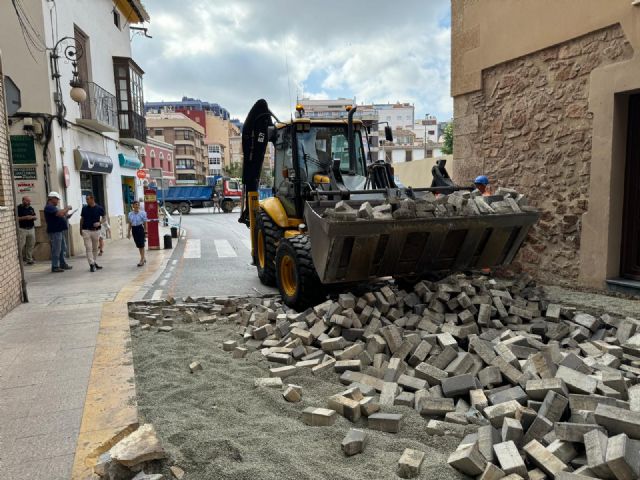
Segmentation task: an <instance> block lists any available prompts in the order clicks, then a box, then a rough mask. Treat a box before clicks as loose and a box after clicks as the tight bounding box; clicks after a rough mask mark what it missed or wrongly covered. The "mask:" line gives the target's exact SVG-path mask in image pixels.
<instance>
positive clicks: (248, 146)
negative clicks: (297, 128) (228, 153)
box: [238, 99, 275, 228]
mask: <svg viewBox="0 0 640 480" xmlns="http://www.w3.org/2000/svg"><path fill="white" fill-rule="evenodd" d="M272 117H274V118H275V116H274V115H273V114H272V113H271V111H270V110H269V106H268V105H267V102H266V100H264V99H260V100H258V101H257V102H256V103H255V104H254V105H253V107H252V108H251V110H250V111H249V114H248V115H247V119H246V121H245V123H244V127H243V128H242V150H243V161H242V184H243V190H244V191H243V195H242V211H241V213H240V218H239V219H238V222H240V223H244V224H245V225H247V226H248V227H249V228H252V226H253V221H254V218H253V217H254V215H255V211H256V208H257V205H258V186H259V182H260V171H261V170H262V163H263V162H264V155H265V152H266V149H267V142H268V141H269V138H268V135H269V127H270V126H272V125H273V122H272V120H271V118H272Z"/></svg>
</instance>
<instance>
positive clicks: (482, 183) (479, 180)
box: [473, 175, 491, 197]
mask: <svg viewBox="0 0 640 480" xmlns="http://www.w3.org/2000/svg"><path fill="white" fill-rule="evenodd" d="M473 185H474V186H475V187H476V190H477V191H479V192H480V193H481V194H482V196H483V197H488V196H490V195H491V191H490V189H489V177H487V176H486V175H479V176H477V177H476V179H475V180H474V181H473Z"/></svg>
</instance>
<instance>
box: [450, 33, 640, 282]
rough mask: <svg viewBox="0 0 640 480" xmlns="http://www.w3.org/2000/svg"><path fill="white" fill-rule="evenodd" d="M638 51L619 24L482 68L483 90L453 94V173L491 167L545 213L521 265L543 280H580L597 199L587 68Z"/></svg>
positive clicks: (464, 178) (496, 177)
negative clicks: (586, 225) (589, 216)
mask: <svg viewBox="0 0 640 480" xmlns="http://www.w3.org/2000/svg"><path fill="white" fill-rule="evenodd" d="M632 55H633V51H632V48H631V46H630V44H629V42H628V41H627V40H626V38H625V35H624V33H623V31H622V29H621V28H620V26H619V25H616V26H612V27H609V28H606V29H603V30H599V31H596V32H593V33H590V34H588V35H585V36H582V37H579V38H576V39H573V40H571V41H569V42H566V43H563V44H560V45H556V46H553V47H550V48H547V49H545V50H541V51H538V52H535V53H532V54H530V55H527V56H525V57H522V58H518V59H515V60H511V61H509V62H505V63H503V64H500V65H497V66H495V67H492V68H490V69H487V70H484V71H483V73H482V89H481V90H479V91H476V92H471V93H468V94H464V95H459V96H457V97H455V99H454V122H455V123H454V160H455V161H454V162H453V164H454V168H453V177H454V179H455V181H456V182H458V183H461V184H469V183H471V182H472V181H473V178H475V176H477V175H480V174H482V173H484V174H486V175H488V176H489V178H490V179H491V181H492V183H493V186H494V187H497V186H507V187H512V188H515V189H517V190H518V191H520V192H521V193H524V194H525V195H527V197H528V198H529V203H530V204H532V205H534V206H536V207H538V208H540V209H541V211H542V217H541V220H540V222H539V223H538V224H537V225H536V226H535V227H534V228H533V229H532V231H531V233H530V235H529V238H528V240H527V242H526V245H525V246H524V247H523V249H522V250H521V251H520V253H519V255H518V257H517V258H516V262H515V263H516V267H518V266H521V267H522V268H524V269H525V270H527V271H530V272H531V273H532V274H534V275H535V276H537V278H539V279H541V280H543V281H547V282H551V283H559V284H572V283H574V282H575V280H576V279H577V278H578V274H579V270H580V255H579V249H580V233H581V217H582V214H584V213H585V212H586V211H587V210H588V208H589V202H590V201H597V199H591V198H590V196H589V191H588V189H589V181H590V177H589V175H590V167H591V162H592V161H598V159H592V158H591V145H592V141H593V139H594V138H597V132H593V129H592V125H593V121H592V114H591V113H590V111H589V74H590V73H591V71H593V70H594V69H596V68H598V67H601V66H603V65H606V64H610V63H614V62H620V61H623V60H626V59H628V58H630V57H631V56H632Z"/></svg>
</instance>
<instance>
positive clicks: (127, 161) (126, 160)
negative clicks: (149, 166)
mask: <svg viewBox="0 0 640 480" xmlns="http://www.w3.org/2000/svg"><path fill="white" fill-rule="evenodd" d="M118 160H119V161H120V166H121V167H122V168H133V169H135V170H138V169H140V168H142V162H141V161H140V160H138V159H137V158H136V157H130V156H128V155H125V154H124V153H119V154H118Z"/></svg>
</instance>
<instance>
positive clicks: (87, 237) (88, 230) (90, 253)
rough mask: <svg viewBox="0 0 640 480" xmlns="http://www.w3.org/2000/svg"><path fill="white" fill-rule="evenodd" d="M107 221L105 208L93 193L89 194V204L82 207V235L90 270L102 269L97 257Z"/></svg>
mask: <svg viewBox="0 0 640 480" xmlns="http://www.w3.org/2000/svg"><path fill="white" fill-rule="evenodd" d="M105 221H106V219H105V215H104V208H102V206H100V205H98V204H97V203H96V199H95V197H94V196H93V195H91V194H89V195H87V204H86V205H84V206H83V207H82V211H81V212H80V235H81V236H82V240H83V241H84V249H85V250H86V252H87V261H88V262H89V271H90V272H95V271H96V270H102V267H101V266H100V265H98V263H97V262H96V258H97V257H98V246H99V243H100V231H101V230H102V224H103V223H104V222H105Z"/></svg>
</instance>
